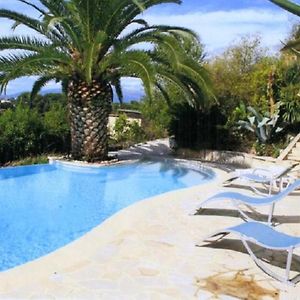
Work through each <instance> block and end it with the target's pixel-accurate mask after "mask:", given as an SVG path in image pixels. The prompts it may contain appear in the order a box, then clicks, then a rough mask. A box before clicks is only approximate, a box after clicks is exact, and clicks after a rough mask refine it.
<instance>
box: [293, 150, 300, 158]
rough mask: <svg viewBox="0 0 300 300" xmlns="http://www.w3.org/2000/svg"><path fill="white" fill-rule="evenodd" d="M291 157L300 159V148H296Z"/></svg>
mask: <svg viewBox="0 0 300 300" xmlns="http://www.w3.org/2000/svg"><path fill="white" fill-rule="evenodd" d="M291 155H294V156H299V157H300V148H294V149H293V150H292V152H291Z"/></svg>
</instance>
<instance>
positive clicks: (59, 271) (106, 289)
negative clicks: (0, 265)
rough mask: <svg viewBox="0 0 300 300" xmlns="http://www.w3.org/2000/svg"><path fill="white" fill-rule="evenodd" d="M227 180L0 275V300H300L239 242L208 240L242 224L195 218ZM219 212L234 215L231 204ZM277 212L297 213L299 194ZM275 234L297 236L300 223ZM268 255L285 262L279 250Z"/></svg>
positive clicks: (149, 206)
mask: <svg viewBox="0 0 300 300" xmlns="http://www.w3.org/2000/svg"><path fill="white" fill-rule="evenodd" d="M222 179H224V174H223V173H220V174H219V178H218V180H216V181H215V182H211V183H208V184H205V185H203V186H198V187H194V188H191V189H187V190H181V191H176V192H171V193H167V194H164V195H160V196H157V197H155V198H152V199H149V200H145V201H142V202H139V203H136V204H135V205H133V206H130V207H128V208H126V209H124V210H122V211H121V212H119V213H117V214H116V215H114V216H113V217H112V218H110V219H108V220H107V221H105V222H104V223H103V224H102V225H100V226H99V227H97V228H95V229H94V230H92V231H91V232H89V233H88V234H86V235H85V236H84V237H82V238H80V239H79V240H77V241H75V242H73V243H71V244H70V245H67V246H65V247H63V248H61V249H59V250H58V251H56V252H54V253H51V254H49V255H47V256H45V257H43V258H40V259H38V260H36V261H33V262H30V263H28V264H25V265H23V266H20V267H18V268H15V269H12V270H9V271H6V272H2V273H0V299H24V298H25V299H104V300H106V299H115V300H119V299H122V300H123V299H124V300H127V299H129V300H131V299H138V300H141V299H142V300H145V299H155V300H158V299H163V300H164V299H166V300H168V299H184V300H185V299H214V298H216V297H218V299H238V298H239V297H241V295H242V294H243V295H249V293H253V295H258V296H257V297H260V298H257V299H284V300H285V299H297V297H298V296H299V295H300V286H299V285H298V286H297V287H296V288H293V287H288V288H287V287H286V286H284V285H282V284H280V283H278V282H277V281H275V280H273V279H271V278H270V277H268V276H266V275H265V274H264V273H263V272H261V271H260V270H259V269H258V268H257V267H256V265H255V264H254V263H253V261H252V260H251V258H250V257H249V255H248V254H245V251H243V250H242V246H241V244H240V243H239V242H238V241H236V239H235V238H234V237H229V239H226V241H225V242H224V241H222V242H220V243H219V247H220V248H218V247H217V246H214V247H213V246H212V245H209V246H208V245H207V244H206V243H203V238H204V237H205V236H207V234H208V233H210V232H214V231H215V230H217V229H219V228H224V227H228V226H233V225H235V224H239V223H241V222H242V221H241V219H240V218H239V217H238V216H226V215H223V216H215V215H205V214H203V215H191V214H192V213H193V212H195V211H196V209H197V207H198V205H199V203H200V202H201V201H202V200H203V199H205V198H206V197H207V196H208V195H211V194H212V193H214V192H216V191H219V190H220V187H219V182H220V181H221V180H222ZM217 208H218V209H224V210H225V209H231V210H232V207H231V206H230V203H226V202H225V203H220V204H218V206H217ZM262 211H263V212H264V211H265V212H267V211H268V210H267V209H265V210H264V209H263V210H262ZM275 214H276V215H282V216H286V218H288V216H289V215H296V216H297V215H300V211H299V199H298V197H295V196H293V197H290V198H289V199H287V200H286V201H285V204H284V205H282V204H281V205H278V207H276V211H275ZM294 220H295V219H294ZM296 221H297V220H296ZM299 222H300V219H299ZM278 229H280V230H283V231H285V232H287V233H290V234H294V235H298V236H300V228H299V224H297V223H286V224H282V225H280V226H279V227H278ZM222 243H223V244H222ZM233 246H234V249H231V248H230V247H233ZM299 252H300V251H298V252H296V253H298V255H299V256H300V253H299ZM263 253H264V255H265V256H266V257H267V258H269V259H271V261H273V262H278V263H279V264H281V265H282V264H283V262H284V257H283V255H282V254H281V253H274V252H272V251H265V252H263ZM297 264H299V262H298V261H295V262H294V266H295V268H296V269H297V268H298V267H297ZM273 269H274V270H275V271H276V272H281V273H283V272H284V269H283V268H282V267H278V266H277V267H276V266H274V267H273ZM220 282H223V283H224V284H223V285H222V284H220ZM218 284H219V285H218ZM246 286H249V288H248V289H245V287H246ZM226 287H228V290H226V289H225V288H226ZM251 289H252V290H251ZM239 293H240V294H239ZM277 293H279V294H280V295H279V296H277ZM270 297H271V298H270ZM253 299H255V298H253ZM298 299H299V298H298Z"/></svg>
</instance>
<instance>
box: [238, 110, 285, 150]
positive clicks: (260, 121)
mask: <svg viewBox="0 0 300 300" xmlns="http://www.w3.org/2000/svg"><path fill="white" fill-rule="evenodd" d="M247 110H248V111H249V112H250V114H251V115H250V116H248V117H247V118H248V120H247V121H244V120H240V121H238V122H237V124H238V125H239V128H243V129H247V130H249V131H251V132H253V133H254V134H255V135H256V137H257V139H258V141H259V142H260V143H263V144H268V143H270V142H272V140H273V139H274V137H275V136H276V135H277V134H278V133H279V132H281V131H282V130H283V128H281V127H279V122H278V120H279V114H278V109H277V111H276V112H275V113H274V114H273V115H271V116H270V117H269V116H262V115H261V114H260V113H259V112H257V110H256V109H255V108H253V107H252V106H248V107H247Z"/></svg>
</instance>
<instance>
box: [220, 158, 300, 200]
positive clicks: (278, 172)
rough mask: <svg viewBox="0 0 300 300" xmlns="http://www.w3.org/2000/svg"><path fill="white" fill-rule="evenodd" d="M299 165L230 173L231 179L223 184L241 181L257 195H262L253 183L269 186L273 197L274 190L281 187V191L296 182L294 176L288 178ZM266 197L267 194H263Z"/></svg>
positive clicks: (239, 170)
mask: <svg viewBox="0 0 300 300" xmlns="http://www.w3.org/2000/svg"><path fill="white" fill-rule="evenodd" d="M296 165H299V164H298V163H294V164H292V165H290V166H281V165H275V166H270V167H268V168H254V169H238V170H236V171H234V172H231V173H229V178H228V179H227V180H226V181H225V182H224V183H223V185H228V184H231V183H232V182H233V181H235V180H240V181H242V182H245V183H247V184H250V187H251V188H252V189H253V190H254V191H255V192H256V193H257V194H263V193H261V192H260V191H259V190H258V189H257V188H256V187H255V186H253V185H252V183H254V182H256V183H261V184H264V185H267V187H268V190H269V191H268V193H269V195H271V193H272V189H273V188H274V187H276V186H279V190H282V189H283V185H284V184H286V185H289V184H290V183H291V182H293V181H295V178H294V177H293V176H288V174H289V172H291V171H292V169H293V168H294V167H295V166H296ZM263 195H265V194H263Z"/></svg>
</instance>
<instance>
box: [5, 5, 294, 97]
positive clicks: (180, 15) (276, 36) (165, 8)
mask: <svg viewBox="0 0 300 300" xmlns="http://www.w3.org/2000/svg"><path fill="white" fill-rule="evenodd" d="M298 3H299V1H298ZM0 7H1V8H7V9H14V10H18V11H22V12H23V13H30V11H28V10H24V8H25V6H24V5H23V4H21V3H19V2H18V1H17V0H9V1H8V0H0ZM143 17H144V18H145V19H146V20H147V21H148V22H149V23H150V24H168V25H180V26H184V27H188V28H191V29H193V30H194V31H196V32H197V33H198V34H199V36H200V38H201V40H202V42H203V43H204V45H205V49H206V53H207V54H208V56H210V57H211V56H214V55H217V54H219V53H222V51H223V50H224V49H226V48H227V47H228V46H229V45H230V44H232V43H234V42H236V41H238V40H239V38H240V37H241V36H244V35H249V34H259V35H260V36H261V37H262V41H263V45H264V46H267V47H269V49H270V51H271V52H276V51H277V50H278V49H279V48H280V46H281V43H280V41H282V40H284V39H285V38H286V37H287V35H288V33H289V31H290V30H291V27H292V24H293V23H295V22H296V20H297V19H295V17H293V15H291V14H289V13H287V12H285V11H284V10H282V9H280V8H279V7H277V6H275V5H274V4H272V3H271V2H269V1H268V0H183V4H182V5H176V4H163V5H160V6H157V7H154V8H151V9H150V10H148V11H146V12H144V13H143ZM18 33H24V34H26V33H28V32H27V31H25V30H24V29H23V28H19V29H18ZM9 34H10V23H9V22H8V21H7V20H0V35H9ZM31 84H32V79H30V78H23V79H20V80H16V81H13V82H12V83H11V84H10V85H9V87H8V91H7V94H14V93H18V92H22V91H26V90H29V89H30V86H31ZM123 86H124V88H125V92H126V91H128V93H129V92H130V93H133V92H134V91H135V90H137V89H138V90H140V84H139V82H138V81H136V80H132V79H130V80H128V79H126V80H124V81H123ZM56 87H57V85H55V84H54V83H50V84H49V85H48V86H47V87H46V89H53V88H56Z"/></svg>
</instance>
